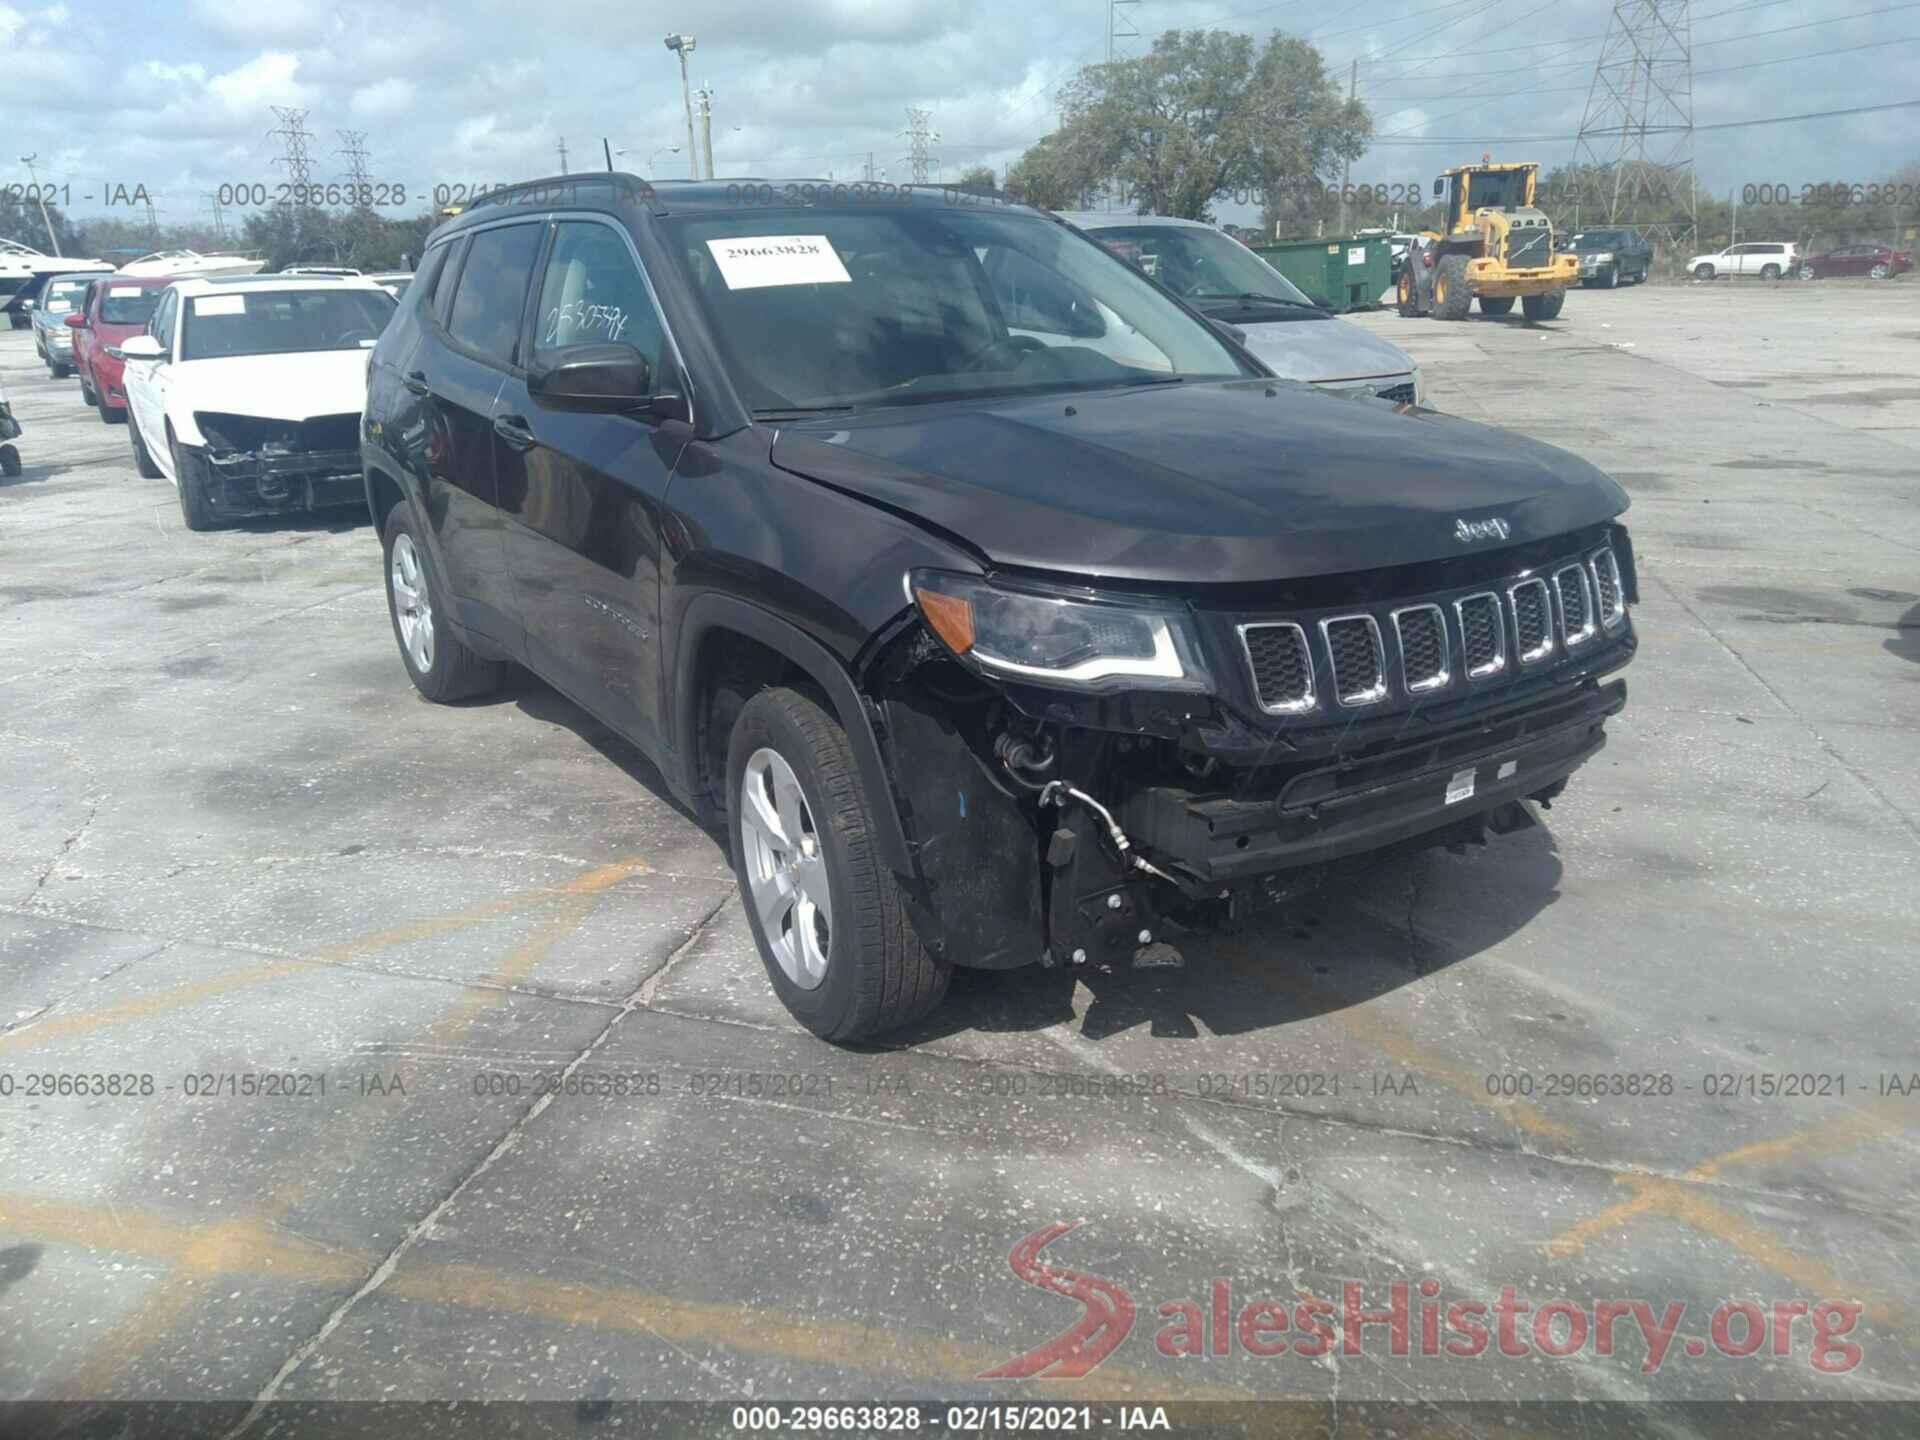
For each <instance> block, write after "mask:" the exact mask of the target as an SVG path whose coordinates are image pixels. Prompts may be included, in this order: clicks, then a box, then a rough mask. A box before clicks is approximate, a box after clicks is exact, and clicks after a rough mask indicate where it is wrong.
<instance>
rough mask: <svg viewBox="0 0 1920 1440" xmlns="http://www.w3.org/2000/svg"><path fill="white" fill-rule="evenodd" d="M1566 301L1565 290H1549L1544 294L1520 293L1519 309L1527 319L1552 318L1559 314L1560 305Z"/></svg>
mask: <svg viewBox="0 0 1920 1440" xmlns="http://www.w3.org/2000/svg"><path fill="white" fill-rule="evenodd" d="M1566 303H1567V292H1566V291H1564V290H1549V291H1548V292H1547V293H1546V294H1544V295H1522V296H1521V297H1520V311H1521V313H1522V314H1524V315H1525V316H1526V317H1527V319H1529V320H1552V319H1555V318H1557V317H1558V316H1559V314H1560V308H1561V306H1563V305H1565V304H1566Z"/></svg>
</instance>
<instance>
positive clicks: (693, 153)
mask: <svg viewBox="0 0 1920 1440" xmlns="http://www.w3.org/2000/svg"><path fill="white" fill-rule="evenodd" d="M667 49H669V50H671V51H673V52H674V53H676V54H677V55H679V57H680V98H681V100H682V101H683V102H684V103H685V105H686V107H687V163H688V164H690V165H691V166H692V167H693V178H694V179H696V180H698V179H699V178H700V146H699V143H698V142H697V141H696V140H695V139H694V138H693V90H692V88H691V87H690V86H689V84H688V83H687V52H688V51H689V50H691V49H693V36H691V35H669V36H667Z"/></svg>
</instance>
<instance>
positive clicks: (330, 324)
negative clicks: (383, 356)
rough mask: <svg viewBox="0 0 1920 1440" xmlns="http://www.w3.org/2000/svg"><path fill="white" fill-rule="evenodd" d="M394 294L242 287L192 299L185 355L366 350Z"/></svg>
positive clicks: (390, 309) (182, 351)
mask: <svg viewBox="0 0 1920 1440" xmlns="http://www.w3.org/2000/svg"><path fill="white" fill-rule="evenodd" d="M393 311H394V299H393V297H392V296H391V295H389V294H387V292H386V291H384V290H344V289H342V290H332V289H329V290H241V291H235V292H234V293H232V294H228V295H195V296H194V297H192V299H191V300H190V301H189V302H188V304H187V317H186V331H185V333H184V335H183V336H182V338H181V342H180V358H181V359H183V360H212V359H219V358H223V357H226V356H232V355H282V354H287V353H290V352H293V351H301V350H361V349H367V348H369V347H371V346H372V344H373V342H374V341H376V340H378V339H379V338H380V331H381V330H382V329H383V328H385V326H386V323H387V317H388V316H390V315H391V314H393Z"/></svg>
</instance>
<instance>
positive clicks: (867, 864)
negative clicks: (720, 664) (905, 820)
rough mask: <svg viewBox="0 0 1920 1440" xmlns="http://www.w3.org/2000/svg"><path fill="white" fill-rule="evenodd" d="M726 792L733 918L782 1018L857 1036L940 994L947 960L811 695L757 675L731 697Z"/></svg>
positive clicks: (894, 1022) (900, 1020)
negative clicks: (741, 911) (750, 944)
mask: <svg viewBox="0 0 1920 1440" xmlns="http://www.w3.org/2000/svg"><path fill="white" fill-rule="evenodd" d="M879 800H880V803H883V804H884V803H887V802H886V797H884V796H881V797H879ZM727 801H728V804H727V810H728V815H727V820H728V828H729V829H730V830H731V831H732V839H733V865H734V872H735V874H737V875H738V876H739V879H740V892H741V895H742V897H743V898H744V899H745V901H746V906H747V923H748V926H749V927H750V928H751V930H752V931H753V938H754V942H755V944H756V945H757V946H758V948H759V951H760V959H761V962H762V963H763V964H764V965H765V966H766V969H767V978H768V979H769V980H770V981H772V983H773V989H774V993H775V994H776V995H778V996H779V997H780V1001H781V1003H782V1004H783V1005H785V1006H786V1007H787V1009H788V1011H789V1012H791V1014H792V1015H793V1018H794V1019H796V1020H798V1021H799V1022H800V1023H801V1024H802V1025H804V1026H806V1027H807V1029H809V1030H811V1031H812V1032H813V1033H814V1034H816V1035H818V1036H820V1037H821V1038H823V1039H826V1040H835V1041H846V1040H859V1039H863V1038H865V1037H868V1036H872V1035H878V1034H880V1033H881V1032H883V1031H887V1030H893V1029H897V1028H898V1027H900V1026H902V1025H905V1024H908V1023H910V1022H911V1021H914V1020H918V1019H919V1018H920V1017H921V1016H923V1015H925V1014H927V1013H928V1012H929V1011H930V1010H932V1009H933V1008H934V1006H936V1005H938V1004H939V1003H940V1001H941V999H942V997H943V996H945V994H946V992H947V981H948V978H949V977H950V975H951V974H952V971H951V968H950V967H949V966H948V965H946V964H944V963H942V962H941V961H940V960H938V959H936V958H935V957H934V956H933V955H932V954H931V953H929V952H928V950H927V949H926V947H925V946H923V945H922V944H921V943H920V937H919V935H918V934H917V933H916V932H915V931H914V928H913V925H912V922H911V921H910V920H909V919H908V918H907V913H906V905H905V900H904V897H903V896H902V894H901V892H900V883H899V881H898V880H897V879H895V877H894V875H893V872H892V871H891V870H889V869H888V868H887V865H886V863H885V862H884V861H883V860H882V859H881V857H880V854H879V845H878V842H877V832H878V828H879V827H878V824H877V822H876V820H875V816H874V811H873V804H874V797H871V796H869V795H868V794H867V793H866V787H865V785H864V784H863V783H862V780H861V776H860V772H859V766H858V765H857V764H856V763H855V761H854V757H853V748H852V746H851V745H850V744H849V743H848V741H847V735H846V731H844V730H843V729H841V727H840V724H839V722H838V721H837V720H835V719H834V717H833V716H832V715H831V714H829V713H828V712H827V710H826V709H824V708H823V707H822V706H821V705H820V703H819V702H818V701H817V700H815V699H814V698H813V697H812V696H810V695H807V694H803V693H802V692H800V691H798V690H790V689H769V690H762V691H761V692H760V693H759V694H757V695H755V696H754V697H753V698H752V699H751V700H749V701H748V702H747V703H746V704H745V705H744V706H743V707H742V708H741V710H740V715H739V718H738V719H737V720H736V721H735V722H734V726H733V736H732V739H731V740H730V741H729V742H728V745H727Z"/></svg>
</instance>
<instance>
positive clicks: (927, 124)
mask: <svg viewBox="0 0 1920 1440" xmlns="http://www.w3.org/2000/svg"><path fill="white" fill-rule="evenodd" d="M932 126H933V112H932V111H931V110H915V109H914V108H913V107H912V106H908V107H907V128H906V129H905V130H903V131H901V132H900V133H901V135H902V136H903V137H904V138H905V139H906V142H907V154H906V161H907V173H908V176H909V177H910V178H911V179H912V181H913V183H914V184H916V185H924V184H926V183H927V180H928V178H929V176H928V174H927V171H928V169H929V168H930V167H931V166H932V164H933V148H932V147H933V143H934V142H935V141H937V140H938V139H939V138H940V137H939V135H937V134H936V133H934V130H933V128H932Z"/></svg>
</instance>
